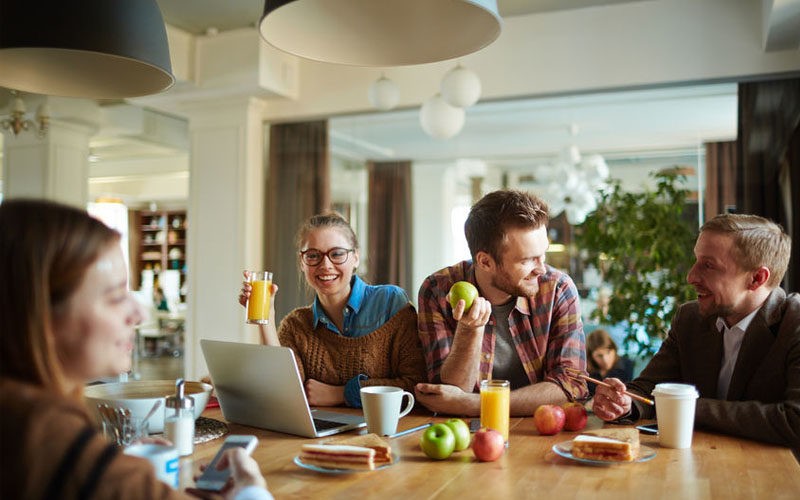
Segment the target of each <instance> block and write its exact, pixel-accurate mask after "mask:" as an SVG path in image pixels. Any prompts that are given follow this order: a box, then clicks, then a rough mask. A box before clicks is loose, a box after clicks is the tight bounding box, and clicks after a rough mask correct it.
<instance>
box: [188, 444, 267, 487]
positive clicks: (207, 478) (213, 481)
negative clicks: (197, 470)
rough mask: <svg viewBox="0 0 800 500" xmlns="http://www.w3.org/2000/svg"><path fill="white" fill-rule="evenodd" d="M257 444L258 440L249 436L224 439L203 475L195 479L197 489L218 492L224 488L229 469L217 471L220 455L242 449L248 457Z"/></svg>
mask: <svg viewBox="0 0 800 500" xmlns="http://www.w3.org/2000/svg"><path fill="white" fill-rule="evenodd" d="M257 444H258V438H257V437H255V436H250V435H237V434H234V435H231V436H228V437H227V438H226V439H225V442H224V443H222V446H221V447H220V449H219V451H217V454H216V455H215V456H214V459H213V460H211V463H210V464H208V467H206V469H205V470H204V471H203V474H202V475H201V476H200V477H199V478H198V479H197V481H196V486H197V488H198V489H201V490H209V491H220V490H222V488H224V487H225V484H226V483H227V482H228V479H229V478H230V476H231V470H230V467H227V468H225V469H222V470H217V464H218V463H219V460H220V459H221V458H222V455H224V454H225V452H226V451H228V450H230V449H231V448H237V447H238V448H244V450H245V451H246V452H247V454H248V455H249V454H250V453H252V452H253V450H254V449H255V448H256V445H257Z"/></svg>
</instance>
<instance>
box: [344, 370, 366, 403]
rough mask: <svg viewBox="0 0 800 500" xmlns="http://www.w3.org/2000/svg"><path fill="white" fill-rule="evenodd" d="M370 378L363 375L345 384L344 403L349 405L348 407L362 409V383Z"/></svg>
mask: <svg viewBox="0 0 800 500" xmlns="http://www.w3.org/2000/svg"><path fill="white" fill-rule="evenodd" d="M368 378H369V377H367V376H366V375H364V374H363V373H362V374H359V375H356V376H355V377H353V378H351V379H350V380H348V381H347V383H346V384H344V402H345V403H347V406H350V407H353V408H361V382H363V381H364V380H367V379H368Z"/></svg>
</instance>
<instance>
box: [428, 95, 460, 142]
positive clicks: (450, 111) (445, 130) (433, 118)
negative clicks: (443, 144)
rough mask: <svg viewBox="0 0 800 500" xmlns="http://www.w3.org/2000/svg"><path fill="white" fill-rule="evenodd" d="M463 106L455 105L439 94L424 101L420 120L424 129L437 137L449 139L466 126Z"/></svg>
mask: <svg viewBox="0 0 800 500" xmlns="http://www.w3.org/2000/svg"><path fill="white" fill-rule="evenodd" d="M464 118H465V113H464V109H463V108H456V107H453V106H451V105H449V104H447V102H445V100H444V99H442V96H441V95H439V94H436V95H435V96H433V97H431V98H429V99H428V100H427V101H425V102H424V103H422V108H420V111H419V122H420V125H422V130H424V131H425V133H427V134H428V135H429V136H431V137H433V138H435V139H449V138H450V137H453V136H454V135H456V134H457V133H459V132H461V129H462V128H463V127H464Z"/></svg>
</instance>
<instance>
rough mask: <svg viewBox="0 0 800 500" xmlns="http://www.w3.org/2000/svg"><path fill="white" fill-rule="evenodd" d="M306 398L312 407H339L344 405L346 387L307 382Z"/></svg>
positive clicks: (314, 381)
mask: <svg viewBox="0 0 800 500" xmlns="http://www.w3.org/2000/svg"><path fill="white" fill-rule="evenodd" d="M305 385H306V397H308V404H309V405H311V406H338V405H341V404H344V386H343V385H330V384H325V383H322V382H320V381H319V380H314V379H312V378H310V379H308V380H306V384H305Z"/></svg>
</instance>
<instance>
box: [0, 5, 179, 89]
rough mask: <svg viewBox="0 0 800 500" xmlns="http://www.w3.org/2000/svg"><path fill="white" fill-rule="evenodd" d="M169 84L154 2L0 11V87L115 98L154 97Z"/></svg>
mask: <svg viewBox="0 0 800 500" xmlns="http://www.w3.org/2000/svg"><path fill="white" fill-rule="evenodd" d="M174 82H175V77H174V76H173V75H172V66H171V64H170V59H169V45H168V44H167V31H166V27H165V26H164V19H163V18H162V17H161V11H160V10H159V8H158V5H157V4H156V1H155V0H113V1H109V0H81V1H79V2H47V3H46V4H42V3H40V2H27V1H26V2H22V1H9V2H5V1H4V2H3V4H2V9H0V86H2V87H7V88H13V89H17V90H21V91H25V92H32V93H36V94H48V95H59V96H67V97H86V98H95V99H101V98H102V99H120V98H124V97H137V96H143V95H148V94H154V93H156V92H160V91H162V90H166V89H167V88H169V87H170V86H172V84H173V83H174Z"/></svg>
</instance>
